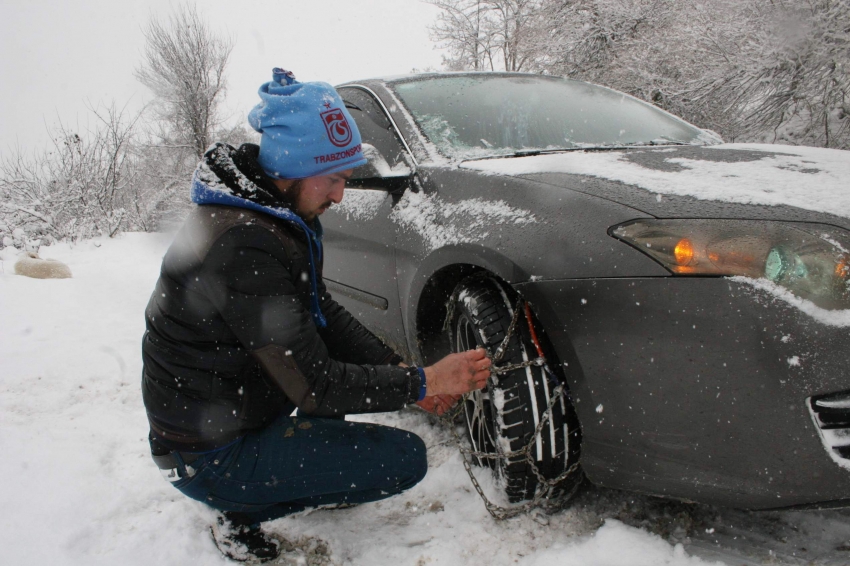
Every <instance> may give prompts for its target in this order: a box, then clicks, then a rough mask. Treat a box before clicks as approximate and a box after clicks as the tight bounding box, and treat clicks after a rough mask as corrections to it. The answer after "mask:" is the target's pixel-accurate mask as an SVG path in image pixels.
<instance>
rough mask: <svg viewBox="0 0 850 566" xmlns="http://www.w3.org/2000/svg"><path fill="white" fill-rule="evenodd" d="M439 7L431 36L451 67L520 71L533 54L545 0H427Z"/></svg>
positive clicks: (446, 63)
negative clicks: (538, 18)
mask: <svg viewBox="0 0 850 566" xmlns="http://www.w3.org/2000/svg"><path fill="white" fill-rule="evenodd" d="M427 1H428V3H429V4H432V5H434V6H436V7H437V8H440V10H441V12H440V14H439V16H438V17H437V22H436V23H435V24H434V25H433V26H431V28H430V30H431V38H432V39H433V40H434V41H437V42H439V43H440V45H441V46H442V47H444V48H446V49H448V51H449V57H445V58H444V63H445V65H446V66H447V67H448V68H449V69H451V70H474V71H485V70H490V71H495V70H505V71H521V70H524V68H525V66H526V64H527V63H528V62H529V60H530V59H531V58H532V57H533V56H534V53H533V51H532V46H533V45H534V33H535V32H536V31H537V26H534V25H531V24H532V22H533V21H534V20H535V19H536V18H537V17H538V14H539V11H540V8H541V6H542V5H543V1H542V0H427Z"/></svg>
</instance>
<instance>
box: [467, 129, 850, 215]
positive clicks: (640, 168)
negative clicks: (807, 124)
mask: <svg viewBox="0 0 850 566" xmlns="http://www.w3.org/2000/svg"><path fill="white" fill-rule="evenodd" d="M461 167H462V168H464V169H472V170H476V171H479V172H481V173H482V174H491V175H507V176H514V177H522V178H524V179H528V180H532V181H537V182H540V183H544V184H547V185H554V186H558V187H563V188H566V189H570V190H574V191H578V192H582V193H586V194H591V195H594V196H598V197H601V198H605V199H607V200H611V201H615V202H618V203H621V204H624V205H626V206H629V207H631V208H634V209H636V210H639V211H642V212H645V213H647V214H650V215H653V216H656V217H660V218H749V219H760V220H787V221H796V222H823V223H828V224H833V225H836V226H841V227H843V228H846V229H848V230H850V151H842V150H836V149H823V148H813V147H800V146H778V145H762V144H719V145H713V146H676V147H664V148H630V149H623V150H605V151H592V150H591V151H576V152H566V153H553V154H543V155H534V156H527V157H509V158H497V159H484V160H477V161H467V162H464V163H463V164H462V165H461Z"/></svg>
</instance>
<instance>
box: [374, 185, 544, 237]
mask: <svg viewBox="0 0 850 566" xmlns="http://www.w3.org/2000/svg"><path fill="white" fill-rule="evenodd" d="M390 219H392V220H393V222H396V223H398V224H399V225H400V226H402V227H403V228H406V229H409V230H413V231H414V232H416V233H417V234H419V235H420V236H421V237H422V238H423V240H424V241H425V245H426V248H427V249H426V252H431V251H433V250H436V249H438V248H441V247H443V246H449V245H453V244H463V243H472V242H478V241H481V240H483V239H485V238H486V237H487V236H489V235H490V232H489V231H490V229H492V228H493V227H494V226H497V225H499V224H532V223H534V222H537V218H536V217H535V216H534V215H533V214H532V213H531V212H529V211H527V210H523V209H519V208H514V207H512V206H510V205H508V204H507V203H506V202H504V201H501V200H498V201H488V200H484V199H481V198H474V199H468V200H462V201H460V202H457V203H450V202H446V201H444V200H443V199H441V198H440V197H439V196H437V195H425V194H422V193H414V192H411V191H408V192H406V193H405V195H404V197H402V199H401V200H400V201H399V203H398V205H397V206H396V207H394V208H393V211H392V213H391V214H390Z"/></svg>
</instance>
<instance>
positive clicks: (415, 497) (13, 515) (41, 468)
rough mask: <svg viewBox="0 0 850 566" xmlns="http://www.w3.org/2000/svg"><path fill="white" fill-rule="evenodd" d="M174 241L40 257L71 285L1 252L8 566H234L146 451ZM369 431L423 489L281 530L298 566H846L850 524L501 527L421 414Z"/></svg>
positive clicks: (615, 509) (130, 239)
mask: <svg viewBox="0 0 850 566" xmlns="http://www.w3.org/2000/svg"><path fill="white" fill-rule="evenodd" d="M169 240H170V238H169V236H166V235H161V234H126V235H124V236H122V237H120V238H116V239H112V240H109V239H104V240H101V241H97V242H86V243H83V244H79V245H77V246H75V247H70V246H68V245H56V246H53V247H49V248H42V250H41V254H42V257H47V258H56V259H60V260H62V261H64V262H66V263H67V264H68V265H69V266H70V267H71V270H72V271H73V274H74V278H73V279H68V280H34V279H28V278H25V277H20V276H17V275H14V274H13V268H12V266H13V263H14V259H15V255H14V253H13V250H11V249H7V250H5V251H4V252H2V256H0V259H2V260H4V261H3V262H2V264H0V268H2V271H0V455H2V457H0V509H2V514H0V564H4V565H13V566H17V565H29V564H33V565H45V564H51V565H59V564H85V565H87V566H88V565H95V564H109V565H116V564H120V565H122V566H123V565H132V564H144V565H150V564H156V565H158V566H166V565H171V564H174V565H185V564H223V563H225V561H224V559H223V558H222V557H221V556H220V554H219V553H218V551H217V550H216V549H215V547H214V546H213V543H212V540H211V539H210V537H209V534H208V527H209V525H210V523H211V522H212V520H213V517H214V513H213V512H212V511H211V510H209V509H207V508H205V507H204V506H203V505H202V504H200V503H196V502H194V501H191V500H188V499H186V498H184V497H183V496H182V495H181V494H180V493H179V492H177V491H176V490H175V489H173V488H172V487H171V485H169V484H168V483H167V482H166V481H165V480H164V479H162V478H161V476H160V475H159V472H158V470H157V469H156V468H155V467H154V465H153V463H152V462H151V460H150V456H149V453H148V449H147V442H146V438H145V437H146V432H147V425H146V420H145V415H144V408H143V406H142V402H141V395H140V391H139V376H140V372H141V359H140V341H141V336H142V332H143V330H144V321H143V311H144V306H145V304H146V302H147V300H148V296H149V294H150V292H151V290H152V289H153V285H154V281H155V279H156V277H157V274H158V271H159V262H160V259H161V257H162V254H163V253H164V251H165V249H166V247H167V245H168V243H169ZM372 418H373V419H374V420H375V421H377V422H381V423H383V424H389V425H394V426H399V427H402V428H406V429H409V430H412V431H414V432H416V433H417V434H419V435H421V436H422V437H423V438H424V439H425V441H426V443H427V444H428V450H429V461H430V466H431V469H430V471H429V473H428V475H427V477H426V478H425V480H424V481H423V482H422V483H421V484H420V485H418V486H416V487H415V488H414V489H412V490H411V491H409V492H407V493H405V494H403V495H401V496H398V497H395V498H393V499H389V500H386V501H383V502H379V503H374V504H368V505H363V506H361V507H358V508H353V509H347V510H338V511H316V512H313V513H308V514H305V515H300V516H295V517H290V518H286V519H281V520H278V521H275V522H272V523H269V524H268V525H267V527H268V529H269V530H271V531H273V532H275V533H277V534H279V535H281V536H282V537H284V538H286V539H287V540H289V541H291V542H292V543H293V547H294V550H293V551H292V552H291V553H289V554H288V558H285V559H284V563H286V561H289V562H290V563H301V564H323V565H324V564H363V565H370V566H371V565H384V564H386V565H393V566H395V565H399V564H405V565H406V564H411V565H417V566H419V565H421V566H424V565H426V564H427V565H437V564H488V565H494V566H495V565H508V564H510V565H514V564H518V565H520V566H543V565H555V564H557V565H582V566H592V565H599V566H602V565H605V566H619V565H623V566H641V565H646V566H656V565H670V566H685V565H697V564H714V563H721V564H728V565H730V566H733V565H734V566H738V565H741V564H763V563H769V564H807V565H838V564H848V563H850V512H848V511H831V512H805V513H804V512H781V513H779V512H772V513H746V512H740V511H732V510H722V509H716V508H711V507H706V506H700V505H690V504H684V503H675V502H667V501H663V500H659V499H654V498H647V497H638V496H633V495H630V494H626V493H621V492H614V491H609V490H601V489H596V488H590V489H588V490H586V491H585V492H584V493H582V494H581V495H580V496H579V497H578V499H577V501H576V502H575V504H574V505H573V506H572V507H571V508H570V509H568V510H564V511H561V512H559V513H556V514H554V515H551V516H545V515H536V516H533V517H532V516H523V517H518V518H514V519H510V520H508V521H505V522H502V523H497V522H494V521H493V520H492V519H491V518H490V517H489V515H488V514H487V512H486V511H485V509H484V506H483V505H482V504H481V501H480V499H479V498H478V495H477V494H476V493H475V491H474V490H473V489H472V486H471V484H470V482H469V479H468V478H467V476H466V474H465V472H464V470H463V467H462V465H461V463H460V458H459V455H458V453H457V451H456V450H455V449H454V448H453V446H452V445H451V441H450V438H451V435H450V434H449V433H448V432H447V431H446V430H444V429H442V428H440V427H439V426H433V424H432V423H431V421H430V417H429V416H428V415H425V414H424V413H422V412H420V411H417V410H408V411H403V412H400V413H394V414H387V415H378V416H374V417H372ZM363 420H365V419H363ZM481 477H482V483H483V484H484V486H485V488H486V489H488V490H490V491H492V490H493V483H492V482H490V481H489V479H488V478H486V477H485V475H484V474H481Z"/></svg>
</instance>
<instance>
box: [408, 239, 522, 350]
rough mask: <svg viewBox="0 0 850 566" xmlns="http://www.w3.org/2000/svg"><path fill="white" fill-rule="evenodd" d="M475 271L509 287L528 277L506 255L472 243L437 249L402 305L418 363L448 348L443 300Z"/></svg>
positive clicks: (424, 264)
mask: <svg viewBox="0 0 850 566" xmlns="http://www.w3.org/2000/svg"><path fill="white" fill-rule="evenodd" d="M478 273H486V274H489V275H490V276H492V277H493V278H495V279H496V280H498V281H500V282H501V283H503V284H505V285H507V286H508V287H510V288H512V287H513V285H512V284H513V283H516V282H521V281H525V280H526V279H528V276H527V275H525V274H524V273H523V272H522V270H521V269H519V267H517V265H516V264H515V263H514V262H513V261H511V260H510V259H509V258H507V257H506V256H504V255H502V254H500V253H498V252H496V251H494V250H492V249H488V248H484V247H481V246H474V245H472V244H459V245H457V246H447V247H444V248H440V249H439V250H436V251H435V252H433V253H431V254H430V255H429V256H428V257H427V258H425V259H424V260H423V261H422V263H421V264H420V265H419V267H418V269H417V270H416V273H415V275H414V276H413V279H412V282H411V284H410V286H409V289H410V290H409V292H408V293H407V294H406V296H407V297H408V303H407V305H405V306H404V308H405V311H406V314H407V316H406V319H407V324H406V327H407V328H408V329H409V331H408V343H409V347H410V350H411V352H412V353H413V354H414V355H415V356H416V357H417V358H418V360H419V362H420V363H425V364H429V363H433V362H435V361H437V360H438V359H439V358H440V357H442V356H443V355H445V354H446V353H447V352H448V351H449V345H448V342H445V344H444V343H443V342H444V340H443V339H444V338H445V337H444V336H443V335H442V328H443V322H444V321H445V318H446V302H447V301H448V299H449V297H450V296H451V294H452V291H454V289H455V287H456V286H457V285H458V283H460V282H461V281H463V280H464V279H466V278H467V277H469V276H471V275H475V274H478ZM404 296H405V295H404V294H403V295H402V300H404Z"/></svg>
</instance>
